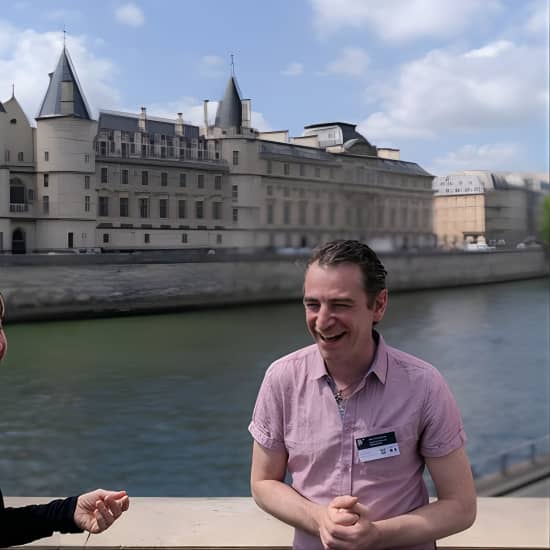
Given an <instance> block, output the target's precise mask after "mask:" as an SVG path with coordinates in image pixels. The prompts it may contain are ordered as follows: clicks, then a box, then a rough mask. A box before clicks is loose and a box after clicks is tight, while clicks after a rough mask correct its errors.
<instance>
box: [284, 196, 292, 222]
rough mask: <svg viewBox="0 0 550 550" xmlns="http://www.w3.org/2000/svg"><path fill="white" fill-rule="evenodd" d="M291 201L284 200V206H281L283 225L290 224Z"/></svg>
mask: <svg viewBox="0 0 550 550" xmlns="http://www.w3.org/2000/svg"><path fill="white" fill-rule="evenodd" d="M291 206H292V204H291V202H290V201H285V204H284V208H283V223H284V224H285V225H290V214H291V212H290V209H291Z"/></svg>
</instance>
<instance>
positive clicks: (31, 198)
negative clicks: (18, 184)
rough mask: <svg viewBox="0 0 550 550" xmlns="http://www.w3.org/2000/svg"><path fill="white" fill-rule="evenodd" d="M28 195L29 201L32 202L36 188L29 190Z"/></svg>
mask: <svg viewBox="0 0 550 550" xmlns="http://www.w3.org/2000/svg"><path fill="white" fill-rule="evenodd" d="M28 194H29V195H28V196H29V202H32V201H33V200H34V189H29V190H28Z"/></svg>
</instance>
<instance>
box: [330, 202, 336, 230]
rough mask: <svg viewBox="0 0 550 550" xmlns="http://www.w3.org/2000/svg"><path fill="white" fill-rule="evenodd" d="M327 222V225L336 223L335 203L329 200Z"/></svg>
mask: <svg viewBox="0 0 550 550" xmlns="http://www.w3.org/2000/svg"><path fill="white" fill-rule="evenodd" d="M328 223H329V225H335V224H336V203H334V202H331V203H329V205H328Z"/></svg>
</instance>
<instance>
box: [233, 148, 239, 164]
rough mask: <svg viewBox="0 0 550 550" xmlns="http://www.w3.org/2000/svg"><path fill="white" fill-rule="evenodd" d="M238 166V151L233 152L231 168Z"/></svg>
mask: <svg viewBox="0 0 550 550" xmlns="http://www.w3.org/2000/svg"><path fill="white" fill-rule="evenodd" d="M238 164H239V151H233V166H238Z"/></svg>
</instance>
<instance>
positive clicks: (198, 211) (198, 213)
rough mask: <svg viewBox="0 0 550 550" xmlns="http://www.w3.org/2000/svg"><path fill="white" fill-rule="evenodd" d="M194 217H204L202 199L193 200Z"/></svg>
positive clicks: (200, 218)
mask: <svg viewBox="0 0 550 550" xmlns="http://www.w3.org/2000/svg"><path fill="white" fill-rule="evenodd" d="M195 218H197V219H199V220H202V218H204V201H195Z"/></svg>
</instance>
